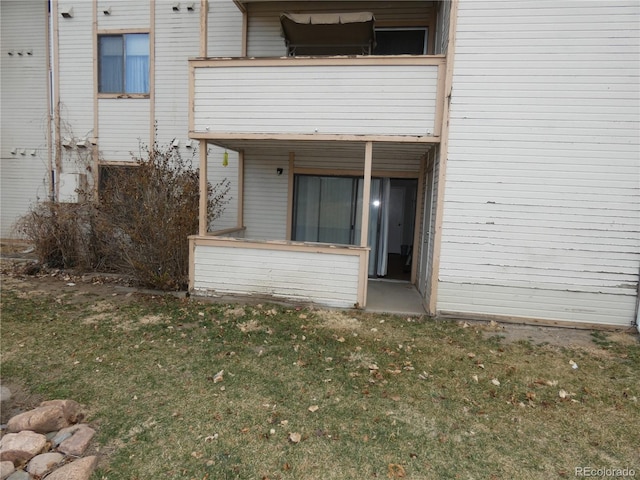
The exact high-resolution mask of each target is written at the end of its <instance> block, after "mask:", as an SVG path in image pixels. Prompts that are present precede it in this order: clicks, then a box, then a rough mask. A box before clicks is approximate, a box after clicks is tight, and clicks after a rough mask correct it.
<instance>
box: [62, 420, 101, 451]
mask: <svg viewBox="0 0 640 480" xmlns="http://www.w3.org/2000/svg"><path fill="white" fill-rule="evenodd" d="M63 432H64V433H67V432H69V433H71V437H69V438H67V439H66V440H64V441H63V442H62V443H60V445H59V446H58V451H60V452H62V453H65V454H67V455H74V456H80V455H82V454H83V453H84V451H85V450H86V449H87V447H88V446H89V442H91V439H92V438H93V436H94V435H95V434H96V431H95V430H94V429H93V428H91V427H90V426H89V425H86V424H79V425H74V426H72V427H68V428H63V429H62V430H60V433H59V434H58V436H60V435H62V434H63Z"/></svg>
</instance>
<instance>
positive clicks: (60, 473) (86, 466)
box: [47, 456, 98, 480]
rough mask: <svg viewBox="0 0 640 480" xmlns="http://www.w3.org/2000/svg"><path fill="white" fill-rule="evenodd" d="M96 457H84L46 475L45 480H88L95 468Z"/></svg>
mask: <svg viewBox="0 0 640 480" xmlns="http://www.w3.org/2000/svg"><path fill="white" fill-rule="evenodd" d="M97 463H98V457H95V456H91V457H84V458H81V459H79V460H76V461H75V462H71V463H68V464H67V465H65V466H64V467H60V468H58V469H57V470H54V471H53V473H50V474H49V475H47V480H89V477H91V474H92V473H93V471H94V470H95V468H96V464H97Z"/></svg>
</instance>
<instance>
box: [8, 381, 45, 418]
mask: <svg viewBox="0 0 640 480" xmlns="http://www.w3.org/2000/svg"><path fill="white" fill-rule="evenodd" d="M0 383H2V386H3V387H6V388H8V389H9V391H10V392H11V397H10V398H9V400H7V401H6V402H2V408H0V423H1V424H3V425H4V424H6V423H7V422H8V421H9V419H10V418H11V417H14V416H16V415H18V414H20V413H23V412H26V411H28V410H31V409H33V408H36V407H37V406H39V405H40V403H42V402H43V401H44V400H46V399H45V398H43V397H41V396H39V395H35V394H32V393H30V392H29V390H28V389H27V388H25V387H24V386H23V385H20V384H18V383H15V382H5V381H2V382H0Z"/></svg>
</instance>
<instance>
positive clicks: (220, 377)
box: [213, 370, 224, 383]
mask: <svg viewBox="0 0 640 480" xmlns="http://www.w3.org/2000/svg"><path fill="white" fill-rule="evenodd" d="M223 375H224V370H220V371H219V372H218V373H216V374H215V375H214V376H213V383H219V382H221V381H222V380H224V378H223Z"/></svg>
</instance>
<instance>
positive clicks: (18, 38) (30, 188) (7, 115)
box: [0, 0, 50, 238]
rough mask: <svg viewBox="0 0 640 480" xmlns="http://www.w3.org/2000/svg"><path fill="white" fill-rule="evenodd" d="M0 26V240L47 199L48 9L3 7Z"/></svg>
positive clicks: (14, 1)
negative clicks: (0, 131) (27, 213)
mask: <svg viewBox="0 0 640 480" xmlns="http://www.w3.org/2000/svg"><path fill="white" fill-rule="evenodd" d="M0 22H1V23H0V45H1V46H2V48H1V50H0V75H1V77H0V84H1V85H2V88H1V89H0V90H1V92H2V93H1V103H2V112H1V119H2V121H1V123H2V134H1V135H2V136H1V141H0V171H1V175H0V182H1V183H0V238H9V237H13V236H14V232H13V229H12V227H13V224H14V222H15V221H16V220H17V219H18V217H20V216H22V215H23V214H25V213H26V212H27V209H28V207H29V205H30V204H32V203H35V202H36V201H38V200H46V199H47V198H48V196H49V185H50V181H49V180H50V177H49V157H48V149H47V142H48V138H49V133H48V117H49V100H48V96H47V95H48V88H49V87H48V72H47V55H48V52H47V38H46V35H44V34H43V32H46V31H47V22H48V19H47V5H46V3H45V2H40V1H30V2H25V1H19V0H9V1H3V2H0ZM9 52H13V55H9ZM18 52H22V55H19V54H18ZM27 52H31V53H30V54H29V53H27ZM14 149H16V152H15V153H11V152H12V150H14Z"/></svg>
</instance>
